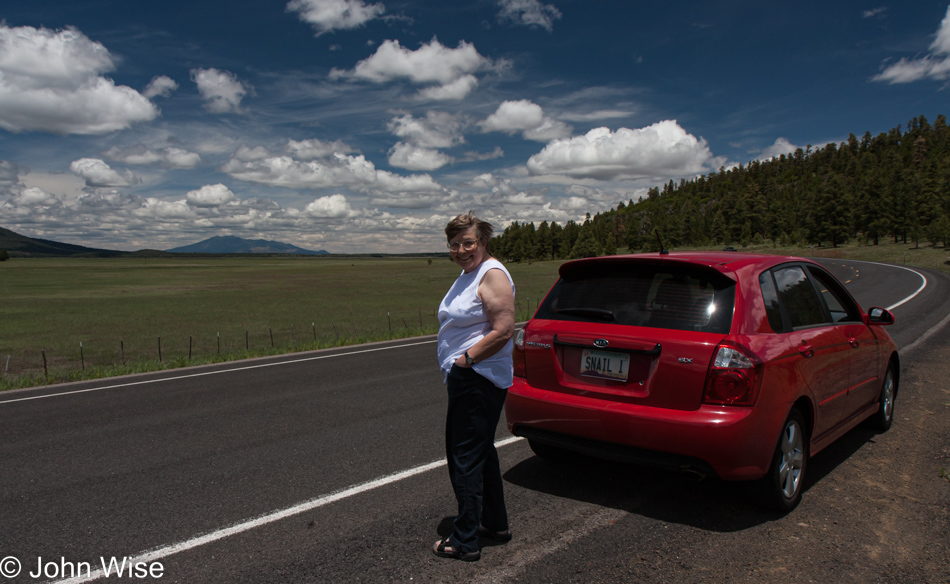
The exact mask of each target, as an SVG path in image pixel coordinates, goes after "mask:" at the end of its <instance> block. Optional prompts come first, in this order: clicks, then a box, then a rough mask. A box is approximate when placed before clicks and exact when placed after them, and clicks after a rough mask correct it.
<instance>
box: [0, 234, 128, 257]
mask: <svg viewBox="0 0 950 584" xmlns="http://www.w3.org/2000/svg"><path fill="white" fill-rule="evenodd" d="M0 249H3V250H6V251H7V253H9V254H10V256H11V257H63V256H85V257H100V258H108V257H120V256H124V255H127V253H128V252H124V251H116V250H111V249H96V248H93V247H83V246H81V245H72V244H70V243H59V242H58V241H50V240H48V239H34V238H32V237H27V236H25V235H20V234H19V233H14V232H13V231H10V230H9V229H4V228H3V227H0Z"/></svg>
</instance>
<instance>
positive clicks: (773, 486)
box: [760, 409, 808, 514]
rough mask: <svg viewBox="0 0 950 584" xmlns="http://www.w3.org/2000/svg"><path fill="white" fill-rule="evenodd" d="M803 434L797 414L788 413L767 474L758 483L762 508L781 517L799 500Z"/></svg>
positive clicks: (804, 458) (805, 447)
mask: <svg viewBox="0 0 950 584" xmlns="http://www.w3.org/2000/svg"><path fill="white" fill-rule="evenodd" d="M806 432H807V430H806V428H805V420H804V418H803V417H802V414H801V412H799V411H798V410H797V409H796V410H792V411H791V413H789V415H788V418H787V419H786V420H785V424H784V425H783V426H782V433H781V434H780V435H779V439H778V444H776V445H775V453H774V454H773V456H772V462H771V464H770V465H769V472H768V474H766V475H765V477H764V478H763V479H762V480H761V485H760V486H761V492H762V495H763V498H764V502H765V504H766V506H767V507H769V508H770V509H773V510H776V511H779V512H780V513H783V514H784V513H788V512H790V511H792V510H793V509H794V508H795V507H797V506H798V503H799V502H801V500H802V491H803V490H804V487H805V469H806V468H807V466H808V436H807V433H806Z"/></svg>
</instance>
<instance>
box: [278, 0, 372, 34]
mask: <svg viewBox="0 0 950 584" xmlns="http://www.w3.org/2000/svg"><path fill="white" fill-rule="evenodd" d="M287 10H288V11H289V12H296V13H297V14H298V16H299V17H300V20H302V21H304V22H306V23H309V24H311V25H312V26H313V28H314V29H316V31H317V36H320V35H322V34H325V33H328V32H331V31H333V30H337V29H341V30H347V29H353V28H359V27H360V26H363V25H364V24H366V23H367V22H369V21H371V20H373V19H374V18H377V17H379V16H381V15H382V14H383V13H384V12H386V7H385V6H384V5H383V4H369V5H367V4H365V3H364V2H363V0H291V2H290V3H289V4H287Z"/></svg>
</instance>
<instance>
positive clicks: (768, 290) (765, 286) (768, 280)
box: [759, 272, 785, 333]
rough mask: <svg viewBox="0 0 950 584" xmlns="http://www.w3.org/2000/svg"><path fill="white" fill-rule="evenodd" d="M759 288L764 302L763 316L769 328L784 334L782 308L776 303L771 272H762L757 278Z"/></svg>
mask: <svg viewBox="0 0 950 584" xmlns="http://www.w3.org/2000/svg"><path fill="white" fill-rule="evenodd" d="M759 287H760V288H761V289H762V299H763V300H765V315H766V316H767V317H768V319H769V326H770V327H772V330H773V331H775V332H777V333H784V332H785V321H784V320H783V319H782V306H781V305H780V304H779V302H778V292H776V291H775V281H774V280H773V279H772V272H763V273H762V275H760V276H759Z"/></svg>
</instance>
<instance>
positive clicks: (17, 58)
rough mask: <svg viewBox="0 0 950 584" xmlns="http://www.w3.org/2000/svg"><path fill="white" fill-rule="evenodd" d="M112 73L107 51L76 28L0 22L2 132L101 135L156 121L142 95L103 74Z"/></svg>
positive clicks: (155, 110) (151, 106)
mask: <svg viewBox="0 0 950 584" xmlns="http://www.w3.org/2000/svg"><path fill="white" fill-rule="evenodd" d="M114 69H115V64H114V62H113V60H112V56H111V55H110V54H109V51H108V50H107V49H106V48H105V47H104V46H103V45H102V44H101V43H98V42H94V41H92V40H90V39H89V38H87V37H86V36H85V35H84V34H82V33H81V32H79V31H78V30H77V29H75V28H66V29H63V30H57V31H54V30H49V29H46V28H33V27H30V26H22V27H10V26H7V25H6V24H3V23H2V22H0V128H3V129H4V130H7V131H9V132H27V131H43V132H52V133H56V134H105V133H108V132H114V131H116V130H123V129H126V128H128V127H130V126H131V125H132V124H135V123H139V122H146V121H150V120H153V119H155V118H156V117H157V116H158V114H159V112H158V108H156V107H155V105H154V104H152V102H151V101H149V100H148V99H147V98H146V97H145V96H143V95H142V94H140V93H139V92H137V91H135V90H134V89H132V88H130V87H126V86H124V85H119V86H117V85H116V84H115V82H113V81H112V80H111V79H109V78H107V77H104V76H103V74H104V73H107V72H110V71H113V70H114Z"/></svg>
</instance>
